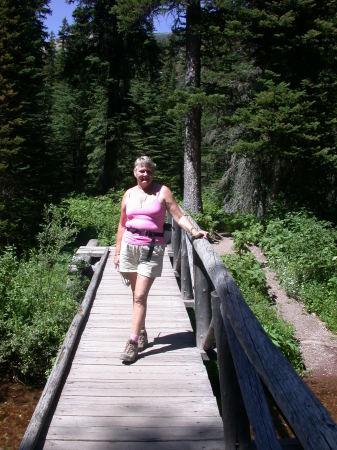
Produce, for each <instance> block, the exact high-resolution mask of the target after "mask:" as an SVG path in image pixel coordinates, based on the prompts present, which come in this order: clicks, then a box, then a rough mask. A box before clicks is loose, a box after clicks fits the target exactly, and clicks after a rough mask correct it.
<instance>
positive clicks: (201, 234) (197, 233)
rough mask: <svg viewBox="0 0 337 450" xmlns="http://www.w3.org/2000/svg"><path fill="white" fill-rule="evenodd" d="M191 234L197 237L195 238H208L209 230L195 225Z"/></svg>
mask: <svg viewBox="0 0 337 450" xmlns="http://www.w3.org/2000/svg"><path fill="white" fill-rule="evenodd" d="M191 235H192V237H193V238H195V239H198V238H201V237H203V238H205V239H208V231H205V230H197V229H196V228H194V227H193V228H192V231H191Z"/></svg>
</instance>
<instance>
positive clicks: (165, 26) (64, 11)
mask: <svg viewBox="0 0 337 450" xmlns="http://www.w3.org/2000/svg"><path fill="white" fill-rule="evenodd" d="M49 6H50V9H51V10H52V14H50V15H48V16H47V18H46V21H45V25H46V27H47V31H48V33H50V32H51V31H53V32H54V34H56V35H57V33H58V30H59V28H60V27H61V25H62V20H63V19H64V17H66V18H67V21H68V23H72V22H73V19H72V15H71V14H72V11H73V9H74V8H75V5H74V4H71V5H67V4H66V2H65V1H64V0H51V1H50V5H49ZM171 21H172V19H171V18H170V17H169V16H160V17H159V18H155V19H154V27H155V31H156V32H159V33H165V32H169V31H171V26H170V23H171Z"/></svg>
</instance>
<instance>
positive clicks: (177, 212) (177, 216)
mask: <svg viewBox="0 0 337 450" xmlns="http://www.w3.org/2000/svg"><path fill="white" fill-rule="evenodd" d="M161 194H162V196H163V200H164V202H165V205H166V209H167V211H168V212H169V213H170V214H171V216H172V217H173V219H174V220H175V221H176V222H177V224H178V225H179V226H180V227H181V228H182V229H183V230H185V231H188V232H189V233H191V234H192V236H193V237H194V238H199V237H205V238H207V237H208V232H207V231H204V230H197V229H196V228H195V227H194V225H193V224H192V223H191V222H190V221H189V220H188V218H187V216H185V215H184V214H183V212H182V211H181V209H180V208H179V206H178V203H177V202H176V199H175V198H174V196H173V194H172V192H171V190H170V189H169V188H168V187H167V186H163V187H162V189H161Z"/></svg>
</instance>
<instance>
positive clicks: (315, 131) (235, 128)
mask: <svg viewBox="0 0 337 450" xmlns="http://www.w3.org/2000/svg"><path fill="white" fill-rule="evenodd" d="M48 3H49V2H48V0H27V1H25V2H21V1H19V0H0V259H1V261H0V262H1V266H0V292H1V294H2V306H1V309H2V311H3V315H2V317H1V319H0V336H2V337H3V336H5V335H6V336H7V338H6V340H3V341H2V344H1V345H0V365H1V366H3V365H6V367H7V368H9V369H10V370H11V371H14V372H16V373H19V374H20V376H22V377H25V376H28V374H29V376H31V377H33V378H34V379H44V377H45V375H46V371H48V370H49V368H50V364H51V362H52V360H53V358H54V357H55V346H56V347H57V345H58V344H59V343H60V342H62V337H63V336H64V333H65V332H66V329H67V328H65V329H64V327H65V325H64V324H65V323H69V320H70V321H71V317H72V315H73V312H74V308H76V304H77V302H78V298H77V296H78V292H79V291H80V292H82V291H83V289H85V283H86V282H85V280H73V285H72V286H73V289H70V290H69V289H68V290H66V289H65V282H64V277H65V275H64V272H62V271H64V269H63V268H62V267H63V266H62V264H61V262H62V261H63V262H64V261H68V260H67V258H68V257H69V255H68V254H67V252H63V251H64V249H67V248H68V252H69V251H70V250H69V249H70V247H71V245H74V239H75V236H77V237H76V239H77V240H76V242H77V243H78V244H79V245H81V244H83V243H84V242H83V240H84V239H85V238H88V237H96V238H99V239H100V242H101V243H102V244H111V243H113V241H114V233H115V227H116V225H117V223H116V221H117V220H118V210H119V201H120V198H121V195H122V191H123V190H124V189H125V188H127V187H129V186H131V185H132V184H133V183H134V181H133V176H132V167H133V161H134V160H135V158H136V157H137V156H139V155H143V154H146V155H148V156H150V157H152V158H153V159H154V161H155V162H156V163H157V167H158V170H157V173H156V176H157V179H158V180H159V181H160V182H163V183H165V184H168V185H169V186H170V187H171V189H172V190H173V191H174V193H175V195H176V197H177V198H178V199H180V200H181V201H182V204H183V205H184V207H186V208H187V209H188V210H189V211H191V212H193V213H195V217H196V218H197V219H198V221H200V223H202V224H204V225H205V226H206V227H208V229H210V230H211V231H214V230H218V231H219V230H220V231H224V230H227V231H229V232H233V231H235V233H236V238H237V242H238V244H237V245H238V247H239V248H241V249H243V248H244V246H245V244H246V243H252V242H261V245H264V248H265V251H266V252H267V253H268V252H269V255H270V258H271V261H272V262H273V264H275V266H276V267H280V268H281V269H280V270H281V272H282V276H283V278H284V280H285V284H286V285H287V286H288V288H289V290H290V291H292V292H293V293H295V294H296V296H297V297H299V298H302V299H304V300H305V301H307V303H308V305H309V306H308V307H309V309H310V308H311V309H312V310H315V311H317V309H319V312H318V313H319V314H321V315H322V317H323V319H324V320H327V321H328V322H329V321H330V322H329V323H330V324H329V327H330V328H331V329H333V330H335V331H336V329H337V325H336V324H337V318H336V314H335V313H334V314H332V313H331V309H335V310H336V308H335V307H334V305H335V303H336V300H335V299H336V292H337V277H336V259H337V251H336V245H335V242H336V238H337V233H336V229H335V224H336V221H337V213H336V200H337V177H336V169H337V152H336V139H337V134H336V131H337V130H336V126H337V114H336V113H337V76H336V74H337V45H336V44H337V2H336V1H334V0H317V1H316V0H269V1H263V0H256V1H254V0H253V1H241V0H238V1H233V0H214V1H207V0H206V1H202V2H201V1H199V0H186V1H180V2H179V1H175V0H170V1H161V0H154V1H153V0H152V1H149V0H115V1H111V0H69V1H68V3H74V4H75V5H76V8H75V10H74V14H73V15H74V23H73V24H72V25H69V24H68V23H67V21H66V20H64V21H63V24H62V27H61V28H60V30H59V32H58V35H57V36H55V35H53V34H51V35H48V34H47V33H46V30H45V28H44V25H43V21H44V18H45V16H46V15H47V14H49V13H50V10H49V5H48ZM158 14H169V15H171V16H172V17H173V18H174V26H173V29H172V32H171V33H169V34H155V33H154V26H153V20H154V18H155V17H156V15H158ZM296 233H297V234H296ZM81 240H82V242H81ZM71 243H72V244H71ZM299 244H301V245H302V247H303V249H304V250H305V252H307V253H306V255H307V256H303V255H302V253H300V250H299ZM287 245H288V246H287ZM67 246H68V247H67ZM302 247H301V248H302ZM304 250H303V252H304ZM62 252H63V253H62ZM303 254H304V253H303ZM67 255H68V256H67ZM291 257H293V260H291ZM282 258H283V259H282ZM296 258H297V259H296ZM289 261H291V264H289ZM293 261H295V262H293ZM240 264H243V263H242V262H241V263H240ZM244 264H246V263H244ZM244 264H243V265H244ZM247 264H248V262H247ZM63 265H64V264H63ZM298 267H301V270H300V269H299V268H298ZM290 268H293V271H292V272H291V274H290V275H289V277H290V278H289V277H288V275H287V274H286V271H287V270H288V271H289V270H290ZM235 270H236V269H235V267H233V271H234V272H235ZM242 270H244V268H243V267H242ZM51 273H52V274H51ZM61 273H62V275H61ZM53 277H55V278H53ZM291 277H293V278H291ZM43 280H45V282H46V285H45V287H42V285H43V283H44V281H43ZM289 280H290V281H289ZM258 283H260V280H259V281H258ZM287 283H288V284H287ZM253 284H254V282H253ZM36 285H38V286H39V294H37V293H36ZM34 286H35V290H34ZM50 286H53V289H50ZM51 291H52V300H50V297H47V294H48V295H50V292H51ZM47 298H48V299H49V300H48V301H47V300H46V299H47ZM322 302H323V303H324V302H325V303H324V304H325V306H324V305H322ZM32 305H34V307H33V306H32ZM59 305H62V308H61V307H60V306H59ZM53 308H54V309H53ZM324 308H325V309H324ZM33 310H34V311H35V313H34V314H35V315H34V317H33V316H31V314H32V311H33ZM55 311H57V314H56V313H55ZM42 313H43V314H44V313H46V314H47V317H48V320H47V321H46V320H44V319H43V320H41V317H42V316H41V314H42ZM55 314H56V315H55ZM332 316H333V317H332ZM19 330H20V332H19ZM275 340H277V339H276V338H275ZM23 343H24V344H25V345H23ZM30 347H31V348H34V349H35V350H34V352H32V353H29V351H30V350H29V348H30ZM36 349H38V350H36ZM41 349H43V350H41ZM40 350H41V351H40ZM33 353H34V356H32V354H33ZM296 357H297V356H296ZM297 365H300V363H297Z"/></svg>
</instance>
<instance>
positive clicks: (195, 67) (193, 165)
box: [184, 0, 202, 212]
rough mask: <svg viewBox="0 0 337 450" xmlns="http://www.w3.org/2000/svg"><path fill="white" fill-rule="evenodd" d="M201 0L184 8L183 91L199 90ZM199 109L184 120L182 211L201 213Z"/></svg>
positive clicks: (196, 107) (193, 0) (192, 2)
mask: <svg viewBox="0 0 337 450" xmlns="http://www.w3.org/2000/svg"><path fill="white" fill-rule="evenodd" d="M200 18H201V10H200V0H190V1H189V2H188V4H187V8H186V72H185V86H186V89H187V90H188V91H189V90H193V88H199V87H200V42H201V39H200V31H199V29H198V27H199V26H200ZM200 121H201V107H200V106H194V107H192V108H191V109H190V110H189V111H188V113H187V115H186V118H185V148H184V208H185V209H187V210H189V211H191V212H201V211H202V201H201V175H200V174H201V154H200V142H201V131H200Z"/></svg>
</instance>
